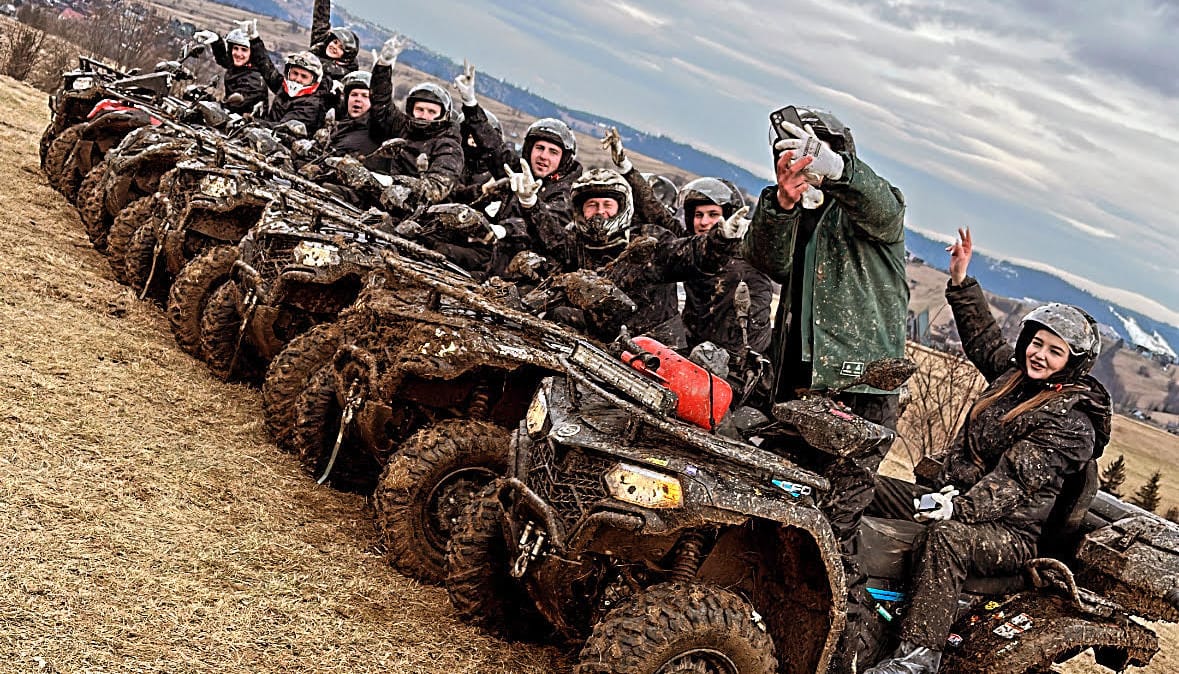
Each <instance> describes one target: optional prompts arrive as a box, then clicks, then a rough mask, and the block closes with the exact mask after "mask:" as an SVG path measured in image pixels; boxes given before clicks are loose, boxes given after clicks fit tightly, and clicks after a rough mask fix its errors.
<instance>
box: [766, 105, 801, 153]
mask: <svg viewBox="0 0 1179 674" xmlns="http://www.w3.org/2000/svg"><path fill="white" fill-rule="evenodd" d="M783 122H786V123H789V124H793V125H794V126H797V127H798V128H800V129H801V128H802V119H800V118H799V116H798V110H796V109H795V108H794V106H793V105H787V106H786V107H784V108H780V109H778V110H775V111H773V112H771V113H770V131H771V132H772V133H773V134H774V136H775V137H774V138H773V139H771V141H770V145H771V146H772V145H773V144H774V143H776V142H778V141H780V140H785V139H786V138H797V137H798V136H796V135H794V132H793V131H791V130H790V129H789V127H787V126H786V125H785V124H783Z"/></svg>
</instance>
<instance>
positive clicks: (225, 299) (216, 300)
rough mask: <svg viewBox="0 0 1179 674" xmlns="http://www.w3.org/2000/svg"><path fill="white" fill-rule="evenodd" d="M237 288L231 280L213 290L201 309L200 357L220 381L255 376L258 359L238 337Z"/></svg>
mask: <svg viewBox="0 0 1179 674" xmlns="http://www.w3.org/2000/svg"><path fill="white" fill-rule="evenodd" d="M238 293H239V290H238V287H237V284H236V283H234V282H233V281H232V280H229V281H226V282H224V283H222V284H221V285H220V286H218V287H217V289H216V290H214V291H213V294H212V295H210V296H209V301H208V302H206V303H205V308H204V310H203V311H202V312H201V358H202V359H203V360H204V361H205V363H206V364H207V365H208V366H209V369H210V370H212V371H213V375H214V376H216V377H217V378H218V379H220V380H222V381H229V379H230V378H232V377H234V376H237V377H239V378H241V379H246V380H250V379H254V378H255V377H257V375H258V372H259V367H258V362H259V358H258V356H257V354H256V353H255V352H254V349H253V348H252V347H251V346H250V344H249V343H247V341H246V340H245V339H241V340H239V333H240V332H241V325H242V316H241V314H240V313H238V309H237V302H238Z"/></svg>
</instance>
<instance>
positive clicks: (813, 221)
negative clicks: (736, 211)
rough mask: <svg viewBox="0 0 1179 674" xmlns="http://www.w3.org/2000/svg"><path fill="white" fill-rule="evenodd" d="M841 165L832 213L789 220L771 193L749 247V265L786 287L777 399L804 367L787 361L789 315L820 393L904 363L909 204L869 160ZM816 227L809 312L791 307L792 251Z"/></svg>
mask: <svg viewBox="0 0 1179 674" xmlns="http://www.w3.org/2000/svg"><path fill="white" fill-rule="evenodd" d="M843 159H844V162H845V169H844V174H843V176H842V177H841V178H840V179H839V180H825V181H824V182H823V192H824V193H825V195H826V197H827V203H826V204H825V205H824V206H823V207H821V208H819V209H816V210H806V209H803V208H802V207H801V205H796V206H795V207H794V208H793V209H791V210H790V211H786V212H783V211H782V209H781V208H780V207H779V206H778V200H777V198H776V194H777V187H776V186H774V185H771V186H769V187H767V188H765V190H763V191H762V193H761V197H760V199H759V200H758V204H757V210H756V212H755V213H754V215H753V221H752V222H751V223H750V226H749V231H748V232H747V233H746V235H745V241H744V245H743V246H742V251H743V256H744V258H745V259H746V260H748V261H749V263H750V264H752V265H753V266H754V267H755V268H757V269H760V270H761V271H763V272H765V273H767V274H769V276H770V278H772V279H773V280H775V281H777V282H778V283H781V284H782V292H781V296H780V299H779V300H778V312H777V316H776V319H775V329H774V336H773V344H772V345H771V347H770V360H772V361H773V362H774V367H775V368H776V371H777V372H776V378H775V381H776V383H775V388H776V390H777V391H778V392H779V396H780V395H781V393H780V392H781V391H782V390H783V388H784V387H785V386H789V385H790V384H789V382H790V381H791V375H792V373H793V371H794V370H793V368H795V367H798V361H799V360H800V359H799V357H798V354H792V355H791V356H789V357H788V356H787V354H786V353H785V352H786V348H787V342H788V339H787V337H788V332H787V331H788V329H789V323H788V321H787V316H788V315H790V314H794V316H792V320H796V321H798V325H799V327H800V329H801V336H802V345H803V347H802V348H803V353H802V354H801V356H802V357H801V360H802V361H809V362H810V363H811V364H812V371H811V388H813V389H826V388H832V387H836V386H840V385H842V384H846V383H848V382H850V381H851V380H852V379H854V378H855V377H856V375H858V374H859V373H860V371H861V370H862V369H863V367H864V365H866V364H867V363H869V362H871V361H873V360H877V359H879V358H884V357H900V356H902V355H904V350H905V316H906V312H907V309H908V303H909V286H908V282H907V280H906V277H905V231H904V213H905V202H904V197H903V196H902V195H901V192H900V190H898V189H897V188H895V187H893V186H892V185H890V184H889V183H888V181H886V180H885V179H883V178H881V177H879V176H877V175H876V173H875V172H873V171H872V169H871V168H870V167H869V166H868V165H867V164H865V163H864V162H863V161H862V160H859V159H856V158H854V157H851V156H849V155H843ZM810 226H813V230H814V234H813V235H812V236H811V237H810V239H809V241H807V242H806V244H805V266H804V268H803V269H802V270H801V272H802V273H801V274H800V278H801V279H802V284H803V287H802V289H801V290H802V297H803V298H804V299H803V306H801V307H791V306H790V304H791V299H790V298H791V296H792V292H791V290H792V289H791V278H792V276H793V275H792V271H793V264H794V262H793V260H794V249H795V241H796V238H797V237H798V234H799V231H800V229H801V230H803V231H807V230H808V229H810ZM852 390H853V391H861V392H877V391H875V390H874V389H871V390H870V389H868V388H867V387H862V388H856V389H852Z"/></svg>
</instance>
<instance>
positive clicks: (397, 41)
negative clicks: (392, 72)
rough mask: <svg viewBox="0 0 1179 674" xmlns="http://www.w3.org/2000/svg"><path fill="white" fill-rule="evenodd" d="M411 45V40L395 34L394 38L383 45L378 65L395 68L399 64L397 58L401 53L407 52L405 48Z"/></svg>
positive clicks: (378, 57)
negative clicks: (394, 65)
mask: <svg viewBox="0 0 1179 674" xmlns="http://www.w3.org/2000/svg"><path fill="white" fill-rule="evenodd" d="M408 44H409V40H408V39H406V38H405V36H403V35H401V34H400V33H394V34H393V37H391V38H389V39H388V40H385V44H383V45H381V51H380V53H378V54H377V57H376V61H377V65H380V66H389V67H393V64H395V63H397V57H398V56H399V55H400V54H401V52H403V51H405V47H406V46H407V45H408Z"/></svg>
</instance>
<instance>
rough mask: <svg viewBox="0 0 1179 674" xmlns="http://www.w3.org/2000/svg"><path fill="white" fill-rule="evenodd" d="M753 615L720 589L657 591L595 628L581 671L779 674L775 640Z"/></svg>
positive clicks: (687, 586) (672, 586)
mask: <svg viewBox="0 0 1179 674" xmlns="http://www.w3.org/2000/svg"><path fill="white" fill-rule="evenodd" d="M752 616H753V607H752V606H751V605H750V604H749V602H747V601H745V600H744V599H742V598H741V597H740V596H738V595H736V594H734V593H732V592H729V591H728V590H724V589H721V588H719V587H714V586H711V585H702V584H698V583H661V584H659V585H653V586H651V587H649V588H647V589H646V590H644V591H643V592H641V593H639V594H638V595H636V596H634V597H632V598H631V599H630V600H629V601H626V602H624V603H622V605H620V606H618V607H617V608H615V609H614V610H613V611H611V612H610V613H608V614H606V617H604V618H603V619H602V620H601V622H599V623H598V624H597V625H595V626H594V630H593V633H592V634H590V637H589V639H587V640H586V642H585V646H584V647H583V648H582V649H581V654H580V655H579V656H578V665H577V668H576V670H575V671H576V674H606V673H609V674H624V673H625V674H654V673H655V672H660V671H688V672H694V671H709V672H726V673H731V674H738V673H739V674H761V673H764V674H774V673H775V672H777V671H778V662H777V660H776V659H775V658H774V642H773V640H772V639H771V638H770V635H769V634H767V633H766V631H765V630H764V629H762V627H760V626H759V625H758V624H756V623H754V621H753V617H752Z"/></svg>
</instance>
